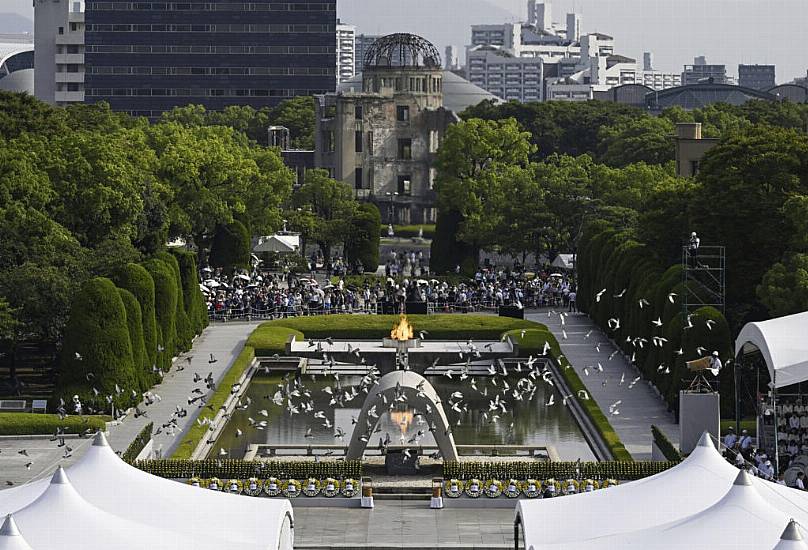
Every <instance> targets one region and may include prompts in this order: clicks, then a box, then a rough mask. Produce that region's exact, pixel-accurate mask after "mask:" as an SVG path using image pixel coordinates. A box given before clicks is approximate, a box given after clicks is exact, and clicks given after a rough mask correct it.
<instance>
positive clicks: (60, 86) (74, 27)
mask: <svg viewBox="0 0 808 550" xmlns="http://www.w3.org/2000/svg"><path fill="white" fill-rule="evenodd" d="M84 9H85V6H84V1H83V0H65V1H60V0H35V1H34V95H35V96H36V97H37V99H40V100H41V101H44V102H46V103H50V104H51V105H67V104H70V103H81V102H82V101H84V91H85V89H84V88H85V74H86V73H85V62H84V61H85V46H84V44H85V28H84Z"/></svg>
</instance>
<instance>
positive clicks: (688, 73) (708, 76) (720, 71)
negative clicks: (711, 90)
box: [682, 55, 732, 86]
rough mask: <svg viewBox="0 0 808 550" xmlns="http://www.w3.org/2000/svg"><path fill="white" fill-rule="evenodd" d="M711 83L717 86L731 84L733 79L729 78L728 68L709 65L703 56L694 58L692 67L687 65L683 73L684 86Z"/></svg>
mask: <svg viewBox="0 0 808 550" xmlns="http://www.w3.org/2000/svg"><path fill="white" fill-rule="evenodd" d="M709 81H712V82H714V83H715V84H731V83H732V79H730V78H729V77H728V76H727V66H726V65H708V64H707V59H706V58H705V57H704V56H703V55H700V56H698V57H696V58H694V59H693V64H692V65H685V69H684V71H682V86H689V85H690V84H698V83H699V82H709Z"/></svg>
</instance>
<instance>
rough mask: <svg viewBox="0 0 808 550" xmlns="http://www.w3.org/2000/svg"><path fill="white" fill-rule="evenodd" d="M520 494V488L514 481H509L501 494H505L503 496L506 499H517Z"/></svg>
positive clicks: (516, 481) (517, 482)
mask: <svg viewBox="0 0 808 550" xmlns="http://www.w3.org/2000/svg"><path fill="white" fill-rule="evenodd" d="M521 492H522V486H521V484H520V483H519V481H518V480H516V479H509V480H508V485H507V486H506V487H505V489H504V490H503V493H505V496H506V497H508V498H517V497H518V496H519V494H520V493H521Z"/></svg>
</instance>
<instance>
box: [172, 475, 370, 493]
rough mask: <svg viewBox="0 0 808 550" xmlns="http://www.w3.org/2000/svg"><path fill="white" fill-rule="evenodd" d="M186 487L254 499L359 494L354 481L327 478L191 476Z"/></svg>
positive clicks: (356, 483) (357, 482)
mask: <svg viewBox="0 0 808 550" xmlns="http://www.w3.org/2000/svg"><path fill="white" fill-rule="evenodd" d="M188 484H189V485H193V486H194V487H201V488H204V489H210V490H213V491H222V492H225V493H232V494H236V495H249V496H253V497H258V496H262V495H266V496H268V497H277V496H281V495H282V496H284V497H286V498H295V497H297V496H300V495H304V496H307V497H316V496H320V495H322V496H324V497H335V496H337V495H342V496H344V497H352V496H354V495H356V494H358V493H359V481H358V480H356V479H353V478H347V479H343V480H339V479H334V478H330V477H329V478H326V479H322V480H321V479H317V478H313V477H310V478H308V479H305V480H303V481H298V480H297V479H283V480H281V479H278V478H276V477H270V478H268V479H258V478H256V477H251V478H250V479H246V480H241V479H225V480H221V479H219V478H217V477H212V478H206V479H202V478H198V477H192V478H191V479H189V480H188Z"/></svg>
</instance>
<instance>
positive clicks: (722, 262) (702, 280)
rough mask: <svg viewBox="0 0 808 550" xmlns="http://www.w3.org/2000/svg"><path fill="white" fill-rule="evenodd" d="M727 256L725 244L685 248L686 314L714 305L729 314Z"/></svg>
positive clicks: (683, 266) (683, 302)
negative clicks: (694, 248) (692, 248)
mask: <svg viewBox="0 0 808 550" xmlns="http://www.w3.org/2000/svg"><path fill="white" fill-rule="evenodd" d="M726 266H727V256H726V248H725V247H723V246H701V247H699V248H698V249H697V250H696V252H695V253H694V252H693V250H691V249H690V247H689V246H683V247H682V268H683V269H682V283H683V284H684V288H685V291H684V296H682V312H683V313H684V315H685V317H686V316H687V315H689V314H691V313H693V312H694V311H695V310H697V309H699V308H700V307H704V306H712V307H714V308H716V309H717V310H718V311H720V312H721V313H722V314H723V313H725V311H724V307H725V303H726V293H727V279H726Z"/></svg>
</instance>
